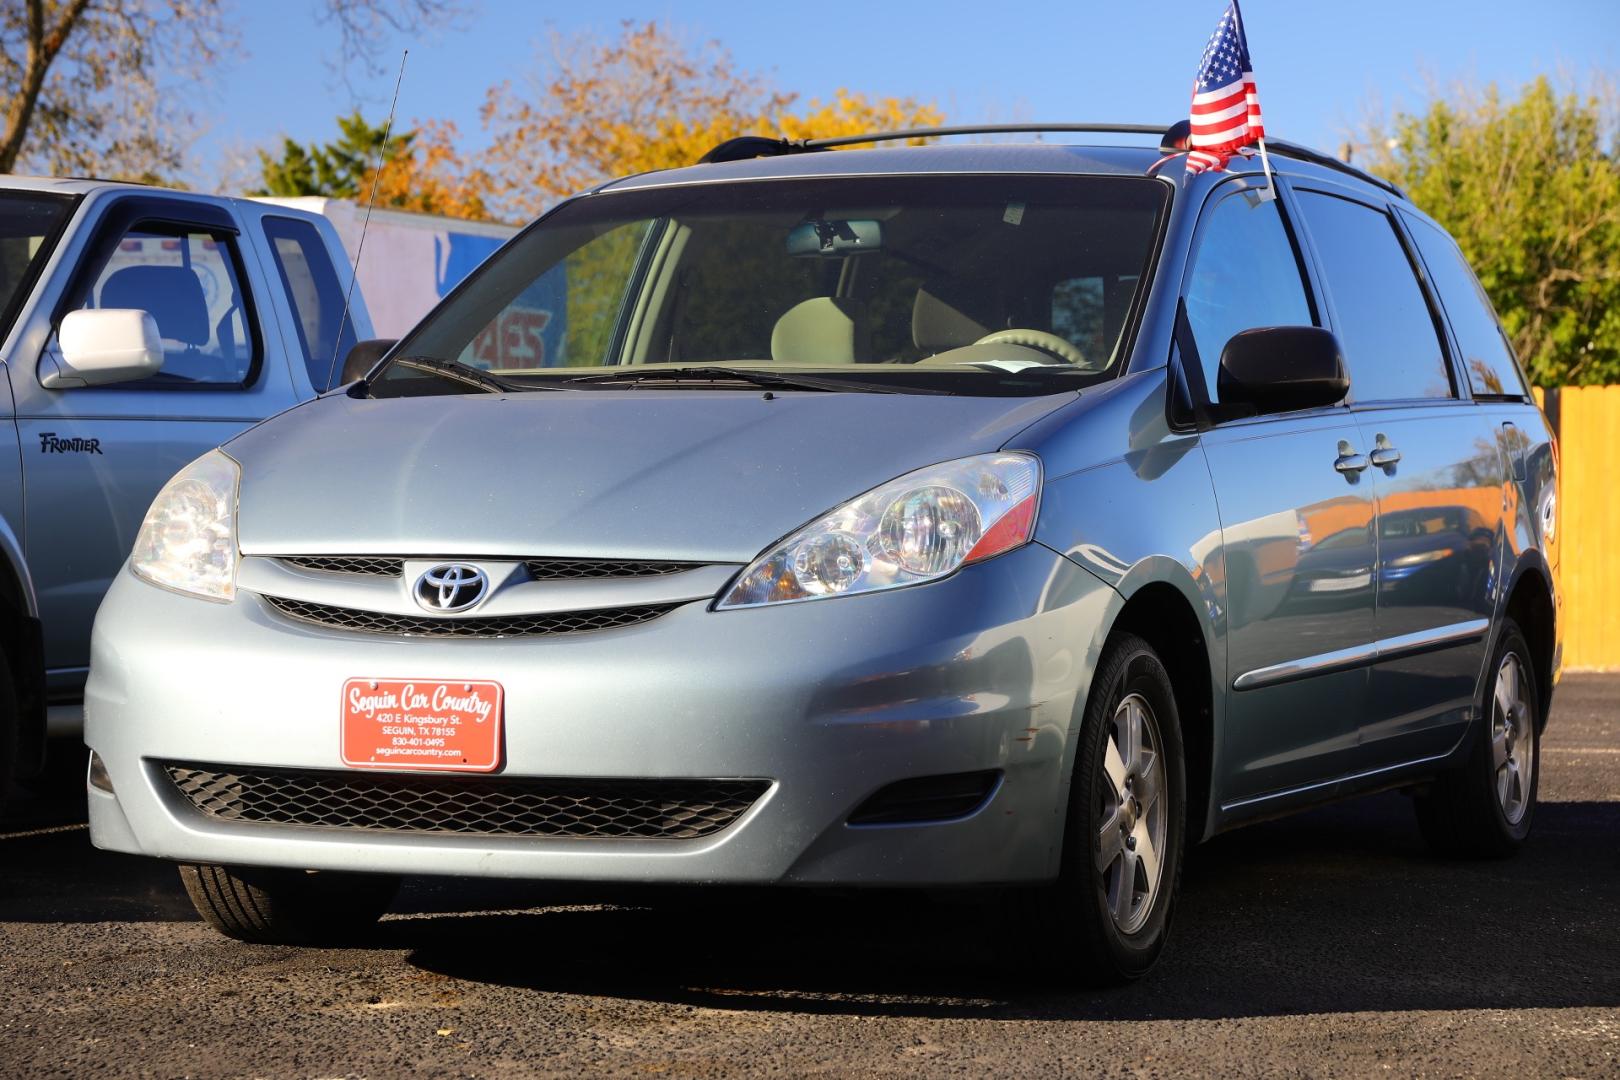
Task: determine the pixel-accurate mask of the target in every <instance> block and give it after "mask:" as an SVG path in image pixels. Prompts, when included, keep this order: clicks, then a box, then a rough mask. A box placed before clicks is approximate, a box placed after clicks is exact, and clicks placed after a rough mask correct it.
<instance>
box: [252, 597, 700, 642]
mask: <svg viewBox="0 0 1620 1080" xmlns="http://www.w3.org/2000/svg"><path fill="white" fill-rule="evenodd" d="M264 599H265V602H266V603H268V604H269V605H270V606H271V607H272V608H274V609H275V610H277V611H279V612H280V613H281V614H283V615H285V616H286V617H287V618H289V619H296V620H297V621H299V622H304V623H313V624H314V625H316V626H325V627H330V628H332V629H334V630H352V631H356V632H359V633H365V634H390V635H395V636H400V637H466V638H507V637H537V636H540V635H543V634H585V633H589V632H591V631H592V630H610V629H612V628H613V627H616V626H630V625H632V624H634V623H640V622H646V621H647V620H649V619H656V618H658V616H660V615H663V614H664V613H665V612H668V611H672V610H674V609H675V608H677V607H679V606H680V605H679V604H641V605H638V606H636V607H617V608H596V609H593V610H590V611H561V612H548V613H546V614H543V615H479V616H474V617H471V618H464V619H457V618H434V617H432V616H428V615H396V614H393V613H392V612H387V611H361V610H359V609H357V608H346V607H337V606H335V605H333V604H313V603H310V602H309V601H307V600H293V599H290V598H288V597H285V596H266V597H265V598H264Z"/></svg>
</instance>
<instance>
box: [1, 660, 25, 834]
mask: <svg viewBox="0 0 1620 1080" xmlns="http://www.w3.org/2000/svg"><path fill="white" fill-rule="evenodd" d="M21 714H22V710H21V709H20V708H18V705H17V685H16V683H14V682H13V681H12V678H11V663H10V659H9V658H8V657H7V656H6V655H5V653H4V652H3V651H0V813H4V812H5V809H6V802H7V800H8V799H9V798H10V796H11V790H12V775H11V774H12V770H13V769H15V768H16V765H17V736H18V734H19V732H20V729H21Z"/></svg>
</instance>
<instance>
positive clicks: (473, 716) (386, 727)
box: [342, 679, 503, 772]
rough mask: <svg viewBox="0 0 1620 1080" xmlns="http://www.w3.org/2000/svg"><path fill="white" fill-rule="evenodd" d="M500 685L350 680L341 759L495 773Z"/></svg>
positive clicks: (360, 765)
mask: <svg viewBox="0 0 1620 1080" xmlns="http://www.w3.org/2000/svg"><path fill="white" fill-rule="evenodd" d="M502 698H503V694H502V691H501V684H500V683H496V682H475V681H471V680H462V679H350V680H349V681H348V682H346V683H344V684H343V744H342V751H343V764H345V765H348V766H350V767H352V768H356V769H425V770H433V771H439V772H493V771H494V770H495V769H497V768H499V767H500V764H501V719H502V705H503V700H502Z"/></svg>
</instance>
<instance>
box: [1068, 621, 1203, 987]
mask: <svg viewBox="0 0 1620 1080" xmlns="http://www.w3.org/2000/svg"><path fill="white" fill-rule="evenodd" d="M1184 770H1185V767H1184V765H1183V756H1182V742H1181V724H1180V717H1179V714H1178V713H1177V711H1176V699H1175V693H1174V691H1173V689H1172V687H1171V683H1170V675H1169V672H1168V670H1167V669H1166V667H1165V665H1164V662H1163V661H1162V660H1161V659H1160V658H1159V656H1158V654H1157V653H1156V652H1155V651H1154V650H1153V647H1152V646H1151V645H1149V644H1148V643H1147V642H1146V641H1144V640H1143V639H1142V638H1139V637H1137V636H1135V635H1134V634H1122V635H1120V636H1118V637H1117V638H1115V639H1114V640H1113V641H1112V642H1110V643H1109V645H1108V647H1107V649H1105V650H1104V652H1103V657H1102V662H1101V663H1100V664H1099V665H1098V670H1097V675H1096V679H1095V680H1094V681H1093V683H1092V689H1091V694H1090V695H1089V697H1088V699H1087V702H1086V711H1085V716H1084V718H1083V721H1082V723H1081V730H1080V745H1079V746H1078V748H1077V750H1076V753H1075V767H1074V780H1073V783H1072V784H1071V785H1070V792H1069V806H1068V818H1067V824H1066V827H1065V829H1064V838H1063V865H1062V869H1061V872H1060V876H1059V879H1058V881H1057V883H1056V884H1055V885H1054V886H1051V887H1050V888H1048V889H1046V890H1044V891H1042V892H1041V893H1040V894H1038V895H1037V897H1036V903H1037V904H1038V905H1039V906H1040V907H1041V908H1042V909H1043V911H1042V912H1041V914H1042V915H1043V916H1044V917H1043V918H1042V920H1041V923H1042V925H1043V926H1044V927H1045V928H1046V929H1047V931H1048V932H1049V933H1050V934H1052V935H1054V937H1055V940H1054V941H1050V942H1048V943H1047V944H1050V945H1055V946H1056V948H1053V949H1051V950H1050V951H1047V952H1046V953H1045V955H1044V956H1043V957H1042V959H1041V960H1040V961H1038V963H1039V965H1040V967H1041V968H1042V969H1043V970H1044V971H1045V973H1046V974H1049V975H1052V976H1056V977H1058V978H1061V979H1063V980H1065V981H1073V982H1083V983H1089V984H1093V985H1098V984H1101V985H1107V984H1113V983H1121V982H1127V981H1129V980H1131V979H1135V978H1139V977H1141V976H1142V975H1145V974H1147V972H1148V970H1149V969H1150V968H1152V966H1153V964H1154V962H1155V961H1156V960H1157V959H1158V957H1159V953H1160V952H1161V951H1162V950H1163V948H1164V943H1165V940H1166V938H1167V937H1168V935H1169V931H1170V921H1171V914H1172V912H1173V910H1174V907H1175V899H1176V892H1177V889H1178V888H1179V886H1180V882H1181V857H1182V848H1183V844H1184V838H1185V826H1186V777H1185V771H1184Z"/></svg>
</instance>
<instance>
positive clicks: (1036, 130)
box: [698, 120, 1406, 198]
mask: <svg viewBox="0 0 1620 1080" xmlns="http://www.w3.org/2000/svg"><path fill="white" fill-rule="evenodd" d="M1190 126H1191V125H1190V124H1189V123H1188V122H1187V121H1186V120H1178V121H1176V122H1175V123H1173V124H1171V125H1170V126H1169V127H1162V126H1160V125H1157V124H967V125H960V126H954V127H930V128H904V129H902V130H900V131H873V132H867V133H865V134H861V135H838V136H835V137H833V138H827V139H788V138H778V139H773V138H770V137H768V136H765V135H741V136H738V137H737V138H735V139H727V140H726V141H725V142H723V143H720V144H719V145H718V146H715V147H714V148H713V149H711V150H710V151H709V152H708V153H707V154H704V155H703V156H702V157H701V158H699V159H698V164H700V165H703V164H711V163H714V162H720V161H746V160H748V159H749V158H762V157H781V156H783V155H785V154H807V153H814V152H816V151H818V150H830V149H832V148H833V147H836V146H857V145H860V144H861V143H875V142H904V141H907V140H910V139H940V138H945V137H947V136H951V135H1019V134H1042V133H1045V132H1048V131H1052V132H1065V131H1072V132H1086V133H1096V134H1105V135H1153V136H1157V137H1158V139H1159V149H1160V150H1161V151H1163V152H1164V153H1167V154H1174V153H1180V152H1182V151H1184V150H1186V149H1188V147H1187V133H1188V130H1189V128H1190ZM1266 149H1267V150H1274V151H1276V152H1277V154H1278V155H1279V156H1281V157H1289V158H1294V159H1296V160H1299V161H1309V162H1310V163H1312V164H1313V165H1321V166H1323V167H1324V168H1328V169H1334V170H1336V171H1338V172H1342V173H1348V174H1349V175H1351V176H1354V177H1356V178H1357V179H1360V180H1365V181H1366V182H1367V183H1369V184H1373V185H1375V186H1377V187H1380V188H1383V189H1384V190H1385V191H1388V192H1392V193H1394V194H1396V195H1399V196H1400V197H1402V198H1405V197H1406V193H1405V192H1403V191H1402V190H1401V189H1400V188H1398V187H1396V186H1395V185H1394V184H1392V183H1390V182H1389V181H1388V180H1385V179H1383V178H1382V177H1379V176H1374V175H1373V174H1372V173H1370V172H1367V171H1366V170H1364V169H1359V168H1357V167H1356V166H1354V165H1351V164H1350V163H1349V162H1345V161H1340V160H1339V159H1338V158H1336V157H1331V156H1329V155H1327V154H1324V153H1322V152H1321V151H1320V150H1312V149H1311V148H1310V147H1308V146H1301V145H1299V144H1298V143H1292V142H1287V141H1285V140H1282V139H1268V140H1267V141H1266Z"/></svg>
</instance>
